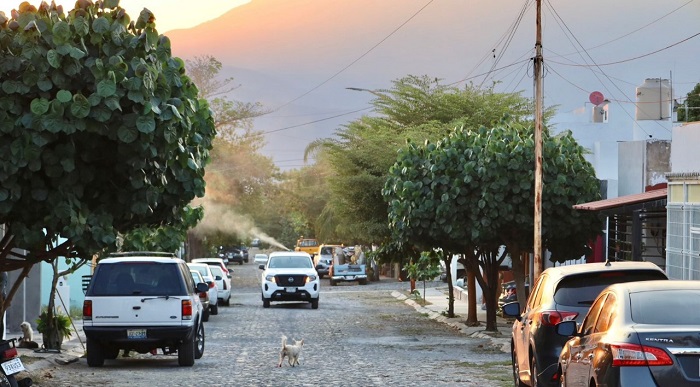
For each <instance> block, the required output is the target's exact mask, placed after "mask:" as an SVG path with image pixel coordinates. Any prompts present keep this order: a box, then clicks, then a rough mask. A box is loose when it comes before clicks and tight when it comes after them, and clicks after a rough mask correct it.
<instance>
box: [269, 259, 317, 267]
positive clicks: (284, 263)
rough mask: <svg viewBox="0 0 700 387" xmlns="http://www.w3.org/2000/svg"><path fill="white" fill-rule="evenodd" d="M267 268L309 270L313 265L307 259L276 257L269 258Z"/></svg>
mask: <svg viewBox="0 0 700 387" xmlns="http://www.w3.org/2000/svg"><path fill="white" fill-rule="evenodd" d="M267 267H269V268H273V269H277V268H284V269H289V268H292V269H311V268H312V267H313V264H312V263H311V260H310V259H309V258H308V257H298V256H296V257H295V256H293V257H283V256H277V257H272V258H270V261H269V264H268V265H267Z"/></svg>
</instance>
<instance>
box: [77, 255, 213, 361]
mask: <svg viewBox="0 0 700 387" xmlns="http://www.w3.org/2000/svg"><path fill="white" fill-rule="evenodd" d="M206 291H207V285H206V284H204V283H198V284H196V285H195V283H194V280H193V279H192V275H190V270H189V268H188V267H187V265H186V264H185V262H184V261H183V260H181V259H179V258H177V257H175V256H174V255H173V254H169V253H150V252H134V253H119V254H113V255H112V256H110V257H107V258H104V259H102V260H101V261H99V262H98V264H97V266H95V273H94V274H93V277H92V280H91V281H90V284H89V285H88V288H87V291H86V293H85V300H84V302H83V331H84V332H85V336H86V350H87V354H86V357H87V364H88V366H90V367H101V366H102V365H104V361H105V359H116V357H117V355H118V354H119V351H120V350H127V351H136V352H138V353H148V352H152V351H155V350H157V349H161V350H162V351H163V353H165V354H172V353H175V352H177V360H178V364H179V365H180V366H192V365H194V361H195V359H199V358H201V357H202V355H203V354H204V323H203V321H202V318H203V308H202V302H201V300H200V298H199V294H198V293H201V292H206Z"/></svg>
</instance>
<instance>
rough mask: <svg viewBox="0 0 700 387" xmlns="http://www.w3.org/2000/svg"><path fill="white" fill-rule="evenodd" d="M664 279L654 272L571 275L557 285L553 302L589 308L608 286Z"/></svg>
mask: <svg viewBox="0 0 700 387" xmlns="http://www.w3.org/2000/svg"><path fill="white" fill-rule="evenodd" d="M665 279H668V278H667V277H666V275H665V274H664V273H663V272H660V271H656V270H619V271H606V272H600V273H583V274H577V275H571V276H568V277H565V278H564V279H562V280H561V281H559V284H557V289H556V290H555V292H554V301H555V302H556V303H557V304H559V305H567V306H578V307H585V306H591V304H593V301H594V300H595V299H596V297H598V295H599V294H600V293H601V292H602V291H603V289H605V288H606V287H608V286H609V285H612V284H616V283H622V282H632V281H649V280H665Z"/></svg>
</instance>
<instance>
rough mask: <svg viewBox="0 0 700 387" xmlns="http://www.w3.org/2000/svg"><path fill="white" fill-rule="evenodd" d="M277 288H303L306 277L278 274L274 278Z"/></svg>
mask: <svg viewBox="0 0 700 387" xmlns="http://www.w3.org/2000/svg"><path fill="white" fill-rule="evenodd" d="M275 283H277V285H278V286H304V284H305V283H306V275H303V274H278V275H276V276H275Z"/></svg>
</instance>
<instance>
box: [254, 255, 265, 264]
mask: <svg viewBox="0 0 700 387" xmlns="http://www.w3.org/2000/svg"><path fill="white" fill-rule="evenodd" d="M253 261H254V262H255V263H257V264H258V265H259V264H263V265H264V264H266V263H267V254H255V258H254V259H253Z"/></svg>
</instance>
